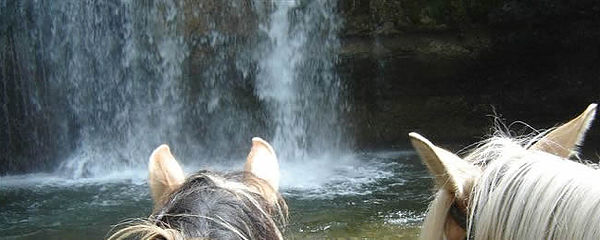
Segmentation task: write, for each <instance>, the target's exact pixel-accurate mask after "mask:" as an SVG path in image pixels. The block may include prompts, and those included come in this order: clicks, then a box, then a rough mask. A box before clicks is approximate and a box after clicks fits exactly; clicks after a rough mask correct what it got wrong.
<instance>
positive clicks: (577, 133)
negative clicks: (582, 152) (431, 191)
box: [409, 104, 600, 240]
mask: <svg viewBox="0 0 600 240" xmlns="http://www.w3.org/2000/svg"><path fill="white" fill-rule="evenodd" d="M596 107H597V105H596V104H591V105H590V106H589V107H588V108H587V109H586V110H585V111H584V112H583V113H582V114H581V115H579V116H578V117H576V118H575V119H573V120H571V121H570V122H568V123H566V124H563V125H562V126H560V127H558V128H556V129H554V130H553V131H551V132H546V133H545V134H541V135H540V136H537V137H534V138H529V139H513V138H508V137H501V136H498V137H493V138H491V139H488V140H487V141H485V142H484V143H483V144H481V146H479V147H477V148H476V149H474V150H473V151H472V152H471V153H470V154H468V155H467V156H466V157H464V158H460V157H458V156H457V155H455V154H453V153H451V152H449V151H447V150H444V149H442V148H440V147H437V146H435V145H434V144H432V143H431V142H430V141H429V140H427V139H425V138H424V137H422V136H421V135H419V134H416V133H410V134H409V136H410V139H411V142H412V144H413V146H414V147H415V149H416V151H417V153H418V154H419V156H420V157H421V159H422V160H423V162H424V163H425V165H426V166H427V168H428V170H429V171H430V172H431V173H432V174H433V175H434V176H435V182H436V186H437V188H438V191H437V193H436V195H435V199H434V200H433V202H432V203H431V205H430V206H429V209H428V212H427V216H426V218H425V222H424V225H423V229H422V234H421V238H422V239H427V240H430V239H431V240H433V239H435V240H438V239H449V240H453V239H465V238H468V239H600V186H598V183H599V182H600V172H598V171H597V170H595V168H594V167H593V166H592V165H587V164H582V163H580V162H575V161H569V160H568V158H569V157H571V156H573V155H575V154H577V146H578V145H579V144H580V143H581V141H582V140H583V138H584V135H585V132H586V131H587V129H588V128H589V126H590V124H591V122H592V120H593V118H594V115H595V112H596Z"/></svg>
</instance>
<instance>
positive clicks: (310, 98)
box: [256, 0, 343, 162]
mask: <svg viewBox="0 0 600 240" xmlns="http://www.w3.org/2000/svg"><path fill="white" fill-rule="evenodd" d="M271 4H272V5H271V6H272V7H273V9H274V10H273V11H272V12H271V13H270V14H269V17H268V18H266V19H268V20H267V21H266V22H264V23H262V24H261V26H260V30H261V31H263V32H264V33H265V34H266V35H267V37H268V38H267V39H266V41H265V43H266V44H265V45H264V46H263V48H259V49H258V50H259V51H260V52H258V53H257V54H256V55H257V56H259V58H260V59H259V60H258V61H259V63H258V67H259V70H258V76H257V80H256V81H257V82H256V93H257V95H258V97H259V98H260V99H261V100H262V101H264V102H266V105H267V109H268V112H269V114H270V115H271V116H272V119H273V121H274V122H275V124H274V126H275V136H274V137H273V144H274V147H275V149H277V150H278V154H279V156H280V158H282V159H285V160H291V161H294V160H295V161H301V162H302V161H307V160H308V159H309V158H320V157H324V155H326V154H332V155H333V156H335V155H339V154H340V153H341V152H343V150H342V146H343V144H342V142H341V139H342V135H343V134H342V130H343V129H342V128H341V127H340V119H339V111H340V110H341V107H340V106H341V105H342V104H341V103H343V101H341V100H340V99H339V98H340V92H339V91H340V83H339V79H338V78H337V76H336V74H335V73H334V69H333V68H334V64H335V62H336V58H335V52H336V50H337V48H338V47H339V42H338V39H337V36H336V33H337V30H338V28H339V25H340V20H339V18H338V17H337V16H336V14H335V12H334V9H335V8H334V7H335V3H333V2H331V1H294V0H291V1H273V2H272V3H271ZM328 157H332V156H328Z"/></svg>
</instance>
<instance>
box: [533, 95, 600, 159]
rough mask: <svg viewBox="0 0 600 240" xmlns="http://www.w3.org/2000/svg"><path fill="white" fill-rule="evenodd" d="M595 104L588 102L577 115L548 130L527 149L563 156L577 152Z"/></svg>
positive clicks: (590, 122) (592, 117) (589, 122)
mask: <svg viewBox="0 0 600 240" xmlns="http://www.w3.org/2000/svg"><path fill="white" fill-rule="evenodd" d="M597 106H598V105H597V104H590V105H589V106H588V107H587V108H586V109H585V111H583V113H581V114H580V115H579V116H577V117H576V118H574V119H573V120H571V121H569V122H568V123H565V124H563V125H561V126H560V127H558V128H556V129H554V130H553V131H551V132H549V133H548V134H546V136H544V137H542V138H541V139H540V140H538V141H537V142H536V143H535V144H534V145H532V146H531V147H530V148H529V149H533V150H540V151H544V152H547V153H551V154H554V155H557V156H560V157H563V158H568V157H570V156H572V155H574V154H577V146H578V145H580V144H581V142H582V141H583V138H584V137H585V133H586V132H587V130H588V129H589V128H590V125H591V124H592V120H594V116H595V115H596V108H597Z"/></svg>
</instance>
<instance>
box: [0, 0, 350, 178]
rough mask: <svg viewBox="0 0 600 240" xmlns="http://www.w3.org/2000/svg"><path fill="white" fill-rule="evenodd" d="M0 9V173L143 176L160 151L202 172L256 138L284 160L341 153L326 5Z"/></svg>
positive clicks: (37, 5)
mask: <svg viewBox="0 0 600 240" xmlns="http://www.w3.org/2000/svg"><path fill="white" fill-rule="evenodd" d="M0 6H1V8H0V12H1V13H2V14H1V17H0V18H1V19H0V20H2V23H0V27H1V28H0V30H1V31H2V33H3V37H2V38H1V39H0V43H2V44H1V45H2V46H5V47H4V48H2V49H0V60H1V62H0V64H1V67H2V72H1V74H2V75H1V76H2V84H0V87H2V88H1V89H0V91H1V92H2V93H3V97H2V98H0V101H2V102H1V103H2V107H3V108H2V109H0V113H1V114H2V115H1V116H0V123H1V124H2V131H0V134H1V138H0V145H2V149H0V150H2V151H3V152H4V153H3V154H2V155H1V156H2V158H3V159H7V161H3V162H5V163H6V164H2V166H0V174H6V173H13V172H36V171H45V172H48V171H53V172H56V173H58V174H60V175H64V176H68V177H73V178H80V177H96V176H102V175H105V174H109V173H114V172H120V171H123V170H124V169H144V168H145V166H146V161H147V157H148V155H149V153H150V152H151V151H152V149H153V148H154V147H156V146H158V145H159V144H161V143H168V144H170V145H171V146H172V148H173V150H174V151H175V153H176V156H177V157H178V158H180V159H183V162H184V163H185V164H188V165H201V166H203V165H206V164H207V162H209V161H212V162H215V161H217V162H222V161H225V160H224V159H231V158H234V157H235V158H239V157H243V155H244V154H245V153H246V152H245V151H247V148H248V147H249V146H248V144H249V141H250V138H251V137H253V136H261V137H263V138H265V139H267V140H269V141H271V142H272V143H273V145H274V147H275V148H276V150H277V152H278V153H279V156H280V158H281V159H282V161H288V162H294V161H298V162H301V161H304V160H305V159H309V158H318V157H322V156H323V155H324V154H331V155H335V154H338V153H341V152H344V151H346V149H345V148H346V144H345V142H344V141H343V139H344V138H343V136H344V134H343V127H342V126H343V124H342V123H341V122H340V118H341V116H340V113H341V111H342V109H343V108H344V106H345V103H344V101H343V100H342V99H343V96H342V86H341V84H340V80H339V79H338V77H337V75H336V74H335V70H334V67H335V64H336V61H337V60H336V51H337V48H338V47H339V41H338V39H337V36H336V33H337V31H338V30H339V28H340V18H339V17H338V16H337V15H336V13H335V6H336V3H335V1H316V0H297V1H276V0H273V1H264V0H254V1H252V2H248V1H240V0H224V1H184V0H154V1H137V0H99V1H93V2H87V1H35V0H29V1H27V0H23V1H8V0H0ZM226 165H227V164H226ZM32 166H33V167H32Z"/></svg>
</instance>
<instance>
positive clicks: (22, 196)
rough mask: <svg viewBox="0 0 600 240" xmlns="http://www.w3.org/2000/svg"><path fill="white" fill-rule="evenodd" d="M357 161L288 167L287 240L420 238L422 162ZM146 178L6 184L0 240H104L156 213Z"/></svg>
mask: <svg viewBox="0 0 600 240" xmlns="http://www.w3.org/2000/svg"><path fill="white" fill-rule="evenodd" d="M353 159H354V160H353V161H347V160H344V161H341V160H340V161H335V160H332V161H326V162H322V163H318V162H316V163H308V164H301V165H300V164H298V165H291V164H288V165H286V164H282V193H283V196H284V197H285V198H286V200H287V202H288V205H289V208H290V221H289V222H290V224H289V226H287V228H286V230H285V235H286V237H287V238H288V239H324V238H327V239H337V238H339V239H416V238H417V235H418V231H419V226H420V224H421V223H422V220H423V216H424V211H425V209H426V207H427V203H428V201H429V198H430V189H431V186H432V181H431V178H430V177H429V175H428V174H427V172H426V170H425V168H424V166H422V164H421V162H420V161H419V160H418V158H417V157H416V155H415V154H414V153H413V152H408V151H387V152H370V153H361V154H355V156H354V157H353ZM320 164H322V165H323V166H320ZM317 170H318V171H317ZM144 176H145V173H136V172H122V173H115V174H114V175H113V176H110V175H107V176H105V177H103V178H94V179H76V180H70V179H64V178H60V177H56V176H53V175H45V174H32V175H20V176H7V177H2V178H0V239H103V238H105V237H106V234H107V233H108V232H109V231H110V230H111V228H112V227H114V226H115V225H116V224H118V223H120V222H123V221H126V220H128V219H133V218H143V217H146V216H148V215H149V214H150V211H151V206H152V202H151V199H150V194H149V191H148V185H147V183H146V181H145V177H144Z"/></svg>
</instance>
